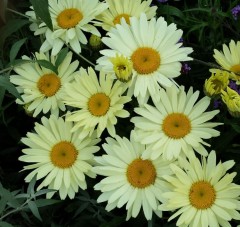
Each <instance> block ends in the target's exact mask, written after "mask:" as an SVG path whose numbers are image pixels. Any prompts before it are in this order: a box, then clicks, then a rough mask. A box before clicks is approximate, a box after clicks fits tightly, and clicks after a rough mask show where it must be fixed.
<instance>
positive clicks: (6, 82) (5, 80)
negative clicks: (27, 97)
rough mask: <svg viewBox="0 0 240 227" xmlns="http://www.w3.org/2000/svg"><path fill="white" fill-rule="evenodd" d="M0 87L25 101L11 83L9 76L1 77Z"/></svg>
mask: <svg viewBox="0 0 240 227" xmlns="http://www.w3.org/2000/svg"><path fill="white" fill-rule="evenodd" d="M0 87H4V88H5V89H6V90H7V91H8V92H9V93H11V94H12V95H13V96H15V97H16V98H18V99H20V100H21V101H23V99H22V97H21V96H20V94H19V93H18V91H17V89H16V88H15V86H14V85H13V84H12V83H11V82H10V80H9V77H8V76H3V75H0Z"/></svg>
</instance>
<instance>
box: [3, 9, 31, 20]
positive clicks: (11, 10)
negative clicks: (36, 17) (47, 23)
mask: <svg viewBox="0 0 240 227" xmlns="http://www.w3.org/2000/svg"><path fill="white" fill-rule="evenodd" d="M7 11H9V12H12V13H15V14H17V15H20V16H22V17H25V18H28V19H29V17H28V16H27V15H25V14H23V13H20V12H18V11H15V10H13V9H9V8H7Z"/></svg>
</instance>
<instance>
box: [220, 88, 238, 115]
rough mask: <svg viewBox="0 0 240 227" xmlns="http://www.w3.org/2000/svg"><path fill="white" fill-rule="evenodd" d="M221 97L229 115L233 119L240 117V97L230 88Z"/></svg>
mask: <svg viewBox="0 0 240 227" xmlns="http://www.w3.org/2000/svg"><path fill="white" fill-rule="evenodd" d="M221 97H222V100H223V102H224V103H225V104H226V106H227V108H228V111H229V113H230V114H231V115H232V116H233V117H240V95H239V94H238V93H237V92H236V91H234V90H233V89H231V88H230V87H227V89H226V91H222V95H221Z"/></svg>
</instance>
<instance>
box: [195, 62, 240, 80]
mask: <svg viewBox="0 0 240 227" xmlns="http://www.w3.org/2000/svg"><path fill="white" fill-rule="evenodd" d="M193 61H195V62H197V63H200V64H202V65H206V66H210V67H212V68H215V69H220V70H223V71H226V72H229V73H234V74H236V75H238V76H240V73H237V72H232V71H231V70H228V69H224V68H222V67H221V66H219V65H216V64H214V63H211V62H205V61H202V60H199V59H195V58H194V59H193Z"/></svg>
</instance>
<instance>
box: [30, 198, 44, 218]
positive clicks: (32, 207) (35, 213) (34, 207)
mask: <svg viewBox="0 0 240 227" xmlns="http://www.w3.org/2000/svg"><path fill="white" fill-rule="evenodd" d="M28 207H29V209H30V210H31V211H32V213H33V215H34V216H35V217H36V218H37V219H39V220H40V221H42V218H41V216H40V214H39V211H38V208H37V205H36V204H35V202H33V201H29V202H28Z"/></svg>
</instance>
